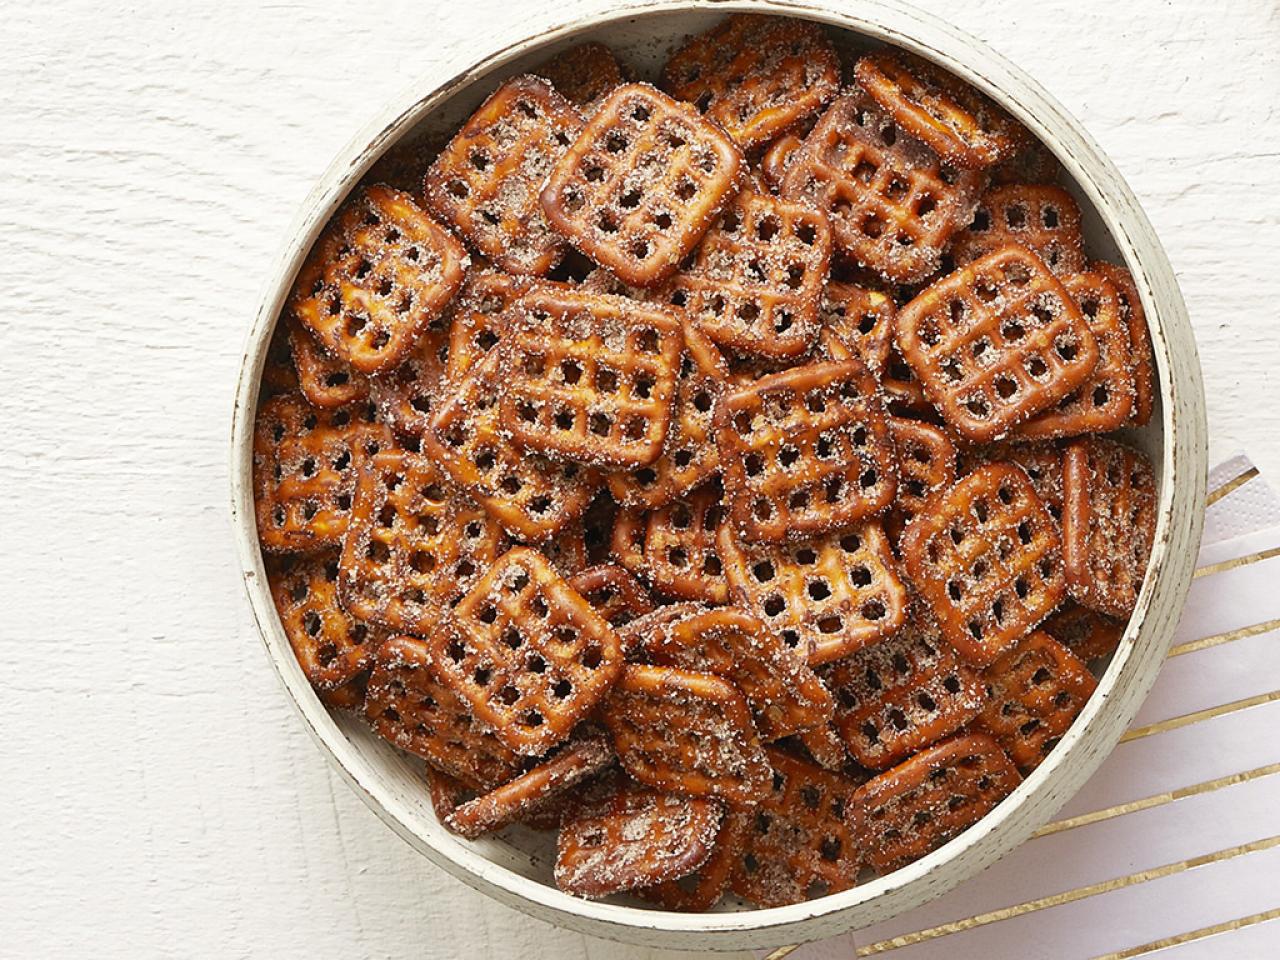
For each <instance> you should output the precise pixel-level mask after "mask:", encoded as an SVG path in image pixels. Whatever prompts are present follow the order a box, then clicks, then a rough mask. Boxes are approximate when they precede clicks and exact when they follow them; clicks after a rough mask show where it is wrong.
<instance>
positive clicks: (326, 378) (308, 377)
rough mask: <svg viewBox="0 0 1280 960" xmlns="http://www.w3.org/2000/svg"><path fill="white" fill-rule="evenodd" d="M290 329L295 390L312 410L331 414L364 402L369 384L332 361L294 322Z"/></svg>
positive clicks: (307, 333)
mask: <svg viewBox="0 0 1280 960" xmlns="http://www.w3.org/2000/svg"><path fill="white" fill-rule="evenodd" d="M285 322H286V325H287V326H288V328H289V347H290V351H289V352H290V355H291V356H292V358H293V366H294V369H295V370H296V371H297V375H298V389H299V390H301V391H302V395H303V396H304V397H306V398H307V403H309V404H311V405H312V406H313V407H320V408H321V409H324V410H331V409H333V408H334V407H343V406H346V405H347V404H349V403H355V402H357V401H360V400H364V399H367V398H368V396H369V381H368V378H366V377H365V376H364V375H363V374H360V373H357V372H356V371H355V370H352V369H351V367H349V366H348V365H347V364H346V363H344V362H343V361H341V360H339V359H338V358H337V357H331V356H329V354H327V353H325V352H324V348H322V347H321V346H320V344H319V343H317V342H316V338H315V337H314V336H312V335H311V334H310V333H309V332H308V331H306V330H304V329H303V328H302V326H301V325H299V324H298V323H297V322H296V321H293V320H291V319H290V320H287V321H285Z"/></svg>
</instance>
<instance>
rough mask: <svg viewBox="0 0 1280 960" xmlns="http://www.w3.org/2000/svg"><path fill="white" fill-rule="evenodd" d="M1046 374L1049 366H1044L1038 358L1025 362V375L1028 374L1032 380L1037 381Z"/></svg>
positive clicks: (1042, 361)
mask: <svg viewBox="0 0 1280 960" xmlns="http://www.w3.org/2000/svg"><path fill="white" fill-rule="evenodd" d="M1048 372H1049V365H1048V364H1046V363H1045V362H1044V360H1043V359H1041V358H1040V357H1039V356H1034V357H1032V358H1031V359H1030V360H1028V361H1027V373H1029V374H1030V375H1031V376H1032V377H1033V378H1035V379H1037V380H1039V379H1040V378H1042V377H1043V376H1044V375H1045V374H1046V373H1048Z"/></svg>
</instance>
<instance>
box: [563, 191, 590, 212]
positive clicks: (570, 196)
mask: <svg viewBox="0 0 1280 960" xmlns="http://www.w3.org/2000/svg"><path fill="white" fill-rule="evenodd" d="M586 202H587V198H586V197H585V196H583V194H582V191H581V190H575V189H573V188H569V189H567V190H565V192H564V206H565V209H566V210H568V211H569V212H570V213H577V212H578V211H579V210H581V209H582V208H583V206H584V205H585V204H586Z"/></svg>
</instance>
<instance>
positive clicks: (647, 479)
mask: <svg viewBox="0 0 1280 960" xmlns="http://www.w3.org/2000/svg"><path fill="white" fill-rule="evenodd" d="M588 279H590V278H588ZM728 379H729V367H728V365H727V364H726V363H725V362H724V358H723V357H722V356H720V352H719V351H718V350H717V349H716V347H715V344H713V343H712V342H711V341H710V340H708V339H707V338H706V337H705V336H703V335H702V334H701V333H699V332H698V330H697V328H696V327H694V326H693V325H692V324H689V325H686V326H685V327H684V355H683V356H682V357H681V360H680V373H679V378H678V380H677V381H676V399H675V408H674V409H673V410H672V413H671V426H670V428H669V429H668V430H667V442H666V445H665V446H664V447H663V450H662V456H660V457H659V458H658V459H657V460H655V461H654V462H653V463H651V464H649V465H648V466H644V467H640V468H639V469H636V470H629V471H617V472H615V473H612V474H610V475H609V478H608V482H609V491H610V492H611V493H612V494H613V498H614V499H615V500H616V501H617V502H618V503H620V504H622V505H623V506H639V507H645V508H647V509H650V510H652V509H655V508H657V507H661V506H663V505H664V504H667V503H670V502H671V501H672V500H674V499H675V498H676V497H679V496H681V495H683V494H685V493H687V492H689V491H690V490H692V489H693V488H694V487H696V486H698V485H699V484H700V483H702V482H703V481H704V480H706V479H707V478H709V477H710V476H711V475H712V474H714V473H715V472H716V471H717V470H719V469H720V455H719V453H718V451H717V449H716V443H715V437H714V435H713V434H712V429H711V420H712V416H713V414H714V412H715V405H716V402H717V401H718V400H719V399H720V396H721V395H722V394H723V393H724V390H725V384H726V382H727V381H728Z"/></svg>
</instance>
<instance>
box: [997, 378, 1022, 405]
mask: <svg viewBox="0 0 1280 960" xmlns="http://www.w3.org/2000/svg"><path fill="white" fill-rule="evenodd" d="M995 387H996V394H997V395H999V397H1000V399H1002V400H1008V399H1009V398H1010V397H1012V396H1013V395H1014V394H1015V393H1017V392H1018V381H1016V380H1014V379H1013V377H1009V376H999V377H996V382H995Z"/></svg>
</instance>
